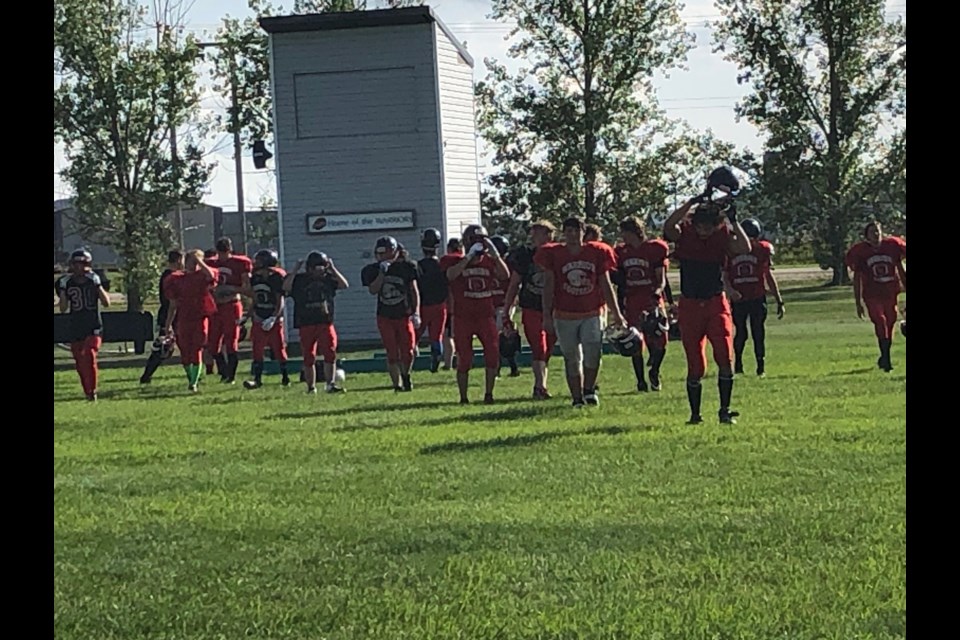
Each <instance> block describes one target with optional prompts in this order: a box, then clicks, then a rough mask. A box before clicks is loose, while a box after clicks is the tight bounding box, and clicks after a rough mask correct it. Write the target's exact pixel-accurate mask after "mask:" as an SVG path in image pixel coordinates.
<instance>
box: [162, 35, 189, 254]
mask: <svg viewBox="0 0 960 640" xmlns="http://www.w3.org/2000/svg"><path fill="white" fill-rule="evenodd" d="M169 28H170V27H169V26H167V25H165V24H164V25H161V24H159V23H158V24H157V48H159V47H160V42H161V33H163V34H164V35H166V34H168V33H169V31H168V29H169ZM174 90H175V87H174V86H173V80H171V81H170V93H171V95H172V94H173V91H174ZM169 115H170V158H171V161H172V163H173V175H174V176H177V177H176V179H175V181H174V187H175V188H176V191H177V218H176V224H177V245H178V246H179V247H180V250H181V251H183V250H185V249H186V247H184V246H183V206H182V205H181V202H180V178H179V176H180V173H179V170H180V168H179V166H178V165H179V164H180V158H179V157H178V156H177V127H176V126H175V123H174V115H173V112H171V113H170V114H169Z"/></svg>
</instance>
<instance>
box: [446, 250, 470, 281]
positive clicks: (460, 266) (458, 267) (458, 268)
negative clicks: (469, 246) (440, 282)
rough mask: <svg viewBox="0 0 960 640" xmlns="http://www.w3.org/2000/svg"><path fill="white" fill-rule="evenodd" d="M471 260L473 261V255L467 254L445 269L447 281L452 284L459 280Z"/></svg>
mask: <svg viewBox="0 0 960 640" xmlns="http://www.w3.org/2000/svg"><path fill="white" fill-rule="evenodd" d="M471 260H473V254H472V253H470V252H468V253H467V254H466V255H465V256H463V259H462V260H460V262H458V263H457V264H455V265H453V266H452V267H450V268H449V269H447V280H449V281H451V282H453V281H454V280H456V279H457V278H459V277H460V275H461V274H462V273H463V270H464V269H466V268H467V266H469V264H470V261H471Z"/></svg>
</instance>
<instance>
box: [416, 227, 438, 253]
mask: <svg viewBox="0 0 960 640" xmlns="http://www.w3.org/2000/svg"><path fill="white" fill-rule="evenodd" d="M442 243H443V239H442V236H441V235H440V231H438V230H437V229H425V230H424V232H423V233H422V234H420V248H421V249H436V248H437V247H439V246H440V245H441V244H442Z"/></svg>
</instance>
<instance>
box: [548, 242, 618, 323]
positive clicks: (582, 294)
mask: <svg viewBox="0 0 960 640" xmlns="http://www.w3.org/2000/svg"><path fill="white" fill-rule="evenodd" d="M533 261H534V263H535V264H537V265H539V266H540V267H541V268H543V270H544V271H551V272H553V277H554V287H553V311H554V315H556V317H558V318H564V317H567V318H588V317H590V316H594V315H599V313H600V311H601V310H602V309H603V307H604V304H605V300H604V298H603V290H602V289H601V288H600V278H601V277H602V276H603V274H605V273H607V272H609V271H612V270H613V269H615V268H616V265H617V256H616V255H615V254H614V253H613V248H611V247H610V245H606V244H601V243H599V242H585V243H584V244H583V246H582V247H581V248H580V251H579V253H577V254H573V253H572V252H571V251H570V249H569V248H568V247H567V246H566V245H563V244H553V243H551V244H546V245H544V246H542V247H540V248H539V249H537V252H536V253H535V254H534V256H533Z"/></svg>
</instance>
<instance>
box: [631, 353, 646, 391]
mask: <svg viewBox="0 0 960 640" xmlns="http://www.w3.org/2000/svg"><path fill="white" fill-rule="evenodd" d="M631 360H632V361H633V373H634V375H636V376H637V384H646V383H647V381H646V378H644V376H643V354H642V353H638V354H637V355H635V356H633V358H631Z"/></svg>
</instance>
